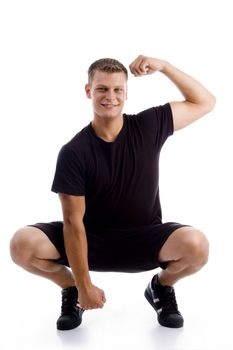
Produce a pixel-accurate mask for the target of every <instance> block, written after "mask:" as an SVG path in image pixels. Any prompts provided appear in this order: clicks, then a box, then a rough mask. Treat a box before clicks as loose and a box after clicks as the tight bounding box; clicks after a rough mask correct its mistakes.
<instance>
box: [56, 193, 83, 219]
mask: <svg viewBox="0 0 233 350" xmlns="http://www.w3.org/2000/svg"><path fill="white" fill-rule="evenodd" d="M59 198H60V201H61V205H62V211H63V219H64V223H65V222H70V223H72V222H75V221H76V220H83V217H84V214H85V210H86V205H85V196H72V195H68V194H64V193H59Z"/></svg>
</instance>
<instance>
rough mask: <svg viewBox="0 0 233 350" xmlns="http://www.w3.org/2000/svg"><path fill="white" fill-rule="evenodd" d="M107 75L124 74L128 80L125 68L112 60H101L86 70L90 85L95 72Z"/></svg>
mask: <svg viewBox="0 0 233 350" xmlns="http://www.w3.org/2000/svg"><path fill="white" fill-rule="evenodd" d="M97 70H98V71H100V72H107V73H120V72H123V73H125V76H126V79H128V71H127V69H126V68H125V66H124V65H123V64H122V63H121V62H119V61H117V60H115V59H114V58H101V59H99V60H97V61H95V62H93V63H92V64H91V65H90V67H89V69H88V82H89V83H90V82H91V81H92V79H93V76H94V74H95V72H96V71H97Z"/></svg>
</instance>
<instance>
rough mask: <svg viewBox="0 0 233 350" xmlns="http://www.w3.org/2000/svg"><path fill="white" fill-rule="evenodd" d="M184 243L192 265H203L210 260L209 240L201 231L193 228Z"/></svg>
mask: <svg viewBox="0 0 233 350" xmlns="http://www.w3.org/2000/svg"><path fill="white" fill-rule="evenodd" d="M183 244H184V247H185V252H186V253H185V255H186V259H187V260H188V262H189V264H190V265H193V266H196V267H202V266H204V265H205V264H206V263H207V262H208V257H209V242H208V240H207V238H206V236H205V235H204V234H203V233H202V232H201V231H199V230H195V229H193V231H192V232H190V234H189V235H186V237H185V238H184V242H183Z"/></svg>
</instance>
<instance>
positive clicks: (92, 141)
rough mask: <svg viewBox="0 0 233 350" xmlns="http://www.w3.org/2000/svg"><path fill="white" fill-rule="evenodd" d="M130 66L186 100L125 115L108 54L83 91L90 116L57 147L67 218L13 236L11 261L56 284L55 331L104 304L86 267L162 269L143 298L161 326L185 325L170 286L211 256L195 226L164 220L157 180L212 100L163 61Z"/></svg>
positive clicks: (117, 73) (123, 88)
mask: <svg viewBox="0 0 233 350" xmlns="http://www.w3.org/2000/svg"><path fill="white" fill-rule="evenodd" d="M129 69H130V72H131V73H132V74H133V75H134V76H135V77H140V76H144V75H148V74H153V73H155V72H159V73H160V74H161V73H162V74H164V75H165V76H166V77H167V78H168V79H170V81H171V82H172V83H173V84H175V85H176V87H177V88H178V89H179V90H180V92H181V93H182V95H183V98H184V99H183V100H182V101H173V102H168V103H166V104H164V105H159V106H156V107H151V108H148V109H146V110H144V111H141V112H140V113H138V114H126V113H123V112H122V111H123V107H124V103H125V101H126V99H127V79H128V71H127V69H126V68H125V66H124V65H123V64H122V63H120V62H119V61H117V60H115V59H109V58H104V59H98V60H97V61H95V62H94V63H93V64H91V66H90V67H89V70H88V82H87V84H86V86H85V91H86V95H87V97H88V98H89V99H91V101H92V106H93V119H92V121H91V122H90V123H89V124H88V125H87V126H86V127H84V128H83V129H82V130H80V131H79V132H78V133H77V134H76V135H75V136H74V137H73V138H72V139H71V140H69V141H68V142H67V143H66V144H65V145H64V146H63V147H62V148H61V150H60V152H59V155H58V159H57V165H56V170H55V175H54V180H53V183H52V191H53V192H56V193H58V195H59V198H60V201H61V206H62V211H63V221H54V222H50V223H37V224H31V225H28V226H26V227H24V228H21V229H19V230H18V231H17V232H16V233H15V234H14V236H13V237H12V239H11V244H10V250H11V256H12V259H13V261H14V262H15V263H16V264H18V265H19V266H21V267H22V268H24V269H25V270H27V271H29V272H31V273H33V274H35V275H38V276H42V277H46V278H48V279H49V280H51V281H52V282H54V283H56V284H57V285H58V286H60V287H61V289H62V291H61V292H62V306H61V314H60V316H59V318H58V320H57V328H58V329H60V330H68V329H72V328H75V327H77V326H79V325H80V324H81V322H82V316H83V313H84V311H85V310H92V309H97V308H102V307H103V306H104V304H105V302H106V297H105V293H104V291H103V290H102V289H100V288H98V287H97V286H95V285H94V284H93V283H92V280H91V276H90V273H89V271H102V272H104V271H116V272H129V273H130V272H142V271H148V270H154V269H156V268H158V267H160V268H161V270H160V272H159V273H157V274H155V275H154V276H153V277H152V279H151V281H150V282H149V284H148V286H147V287H146V289H145V297H146V299H147V301H148V302H149V303H150V304H151V306H152V307H153V308H154V310H155V311H156V312H157V318H158V322H159V324H161V325H162V326H165V327H172V328H178V327H182V326H183V323H184V320H183V317H182V314H181V313H180V311H179V309H178V305H177V302H176V297H175V290H174V284H175V283H176V282H177V281H179V280H180V279H182V278H184V277H186V276H189V275H191V274H193V273H195V272H197V271H199V270H200V269H201V268H202V267H203V265H205V264H206V262H207V259H208V240H207V238H206V237H205V235H204V234H203V233H202V232H201V231H200V230H199V229H197V228H194V227H192V226H189V225H186V224H185V225H184V224H180V223H177V222H163V221H162V213H161V206H160V200H159V183H158V176H159V155H160V151H161V148H162V146H163V144H164V143H165V141H166V140H167V138H168V137H169V136H171V135H172V134H173V133H174V131H177V130H180V129H183V128H185V127H186V126H188V125H189V124H191V123H193V122H195V121H196V120H198V119H199V118H201V117H203V116H204V115H206V114H207V113H209V112H210V111H212V109H213V108H214V105H215V97H214V96H213V95H212V94H211V93H210V92H209V91H208V90H207V89H206V88H205V87H204V86H203V85H202V84H201V83H199V82H198V81H197V80H195V79H194V78H192V77H191V76H189V75H187V74H186V73H184V72H182V71H181V70H179V69H177V68H176V67H174V66H173V65H172V64H170V63H169V62H167V61H165V60H161V59H157V58H153V57H147V56H139V57H137V58H136V59H135V60H134V61H133V62H132V63H131V64H130V66H129ZM151 79H152V78H151ZM142 98H143V96H142Z"/></svg>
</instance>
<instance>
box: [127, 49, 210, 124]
mask: <svg viewBox="0 0 233 350" xmlns="http://www.w3.org/2000/svg"><path fill="white" fill-rule="evenodd" d="M129 67H130V70H131V72H132V74H134V75H135V76H142V75H146V74H152V73H154V72H156V71H160V72H161V73H163V74H165V75H166V76H167V77H168V78H169V79H170V80H171V81H172V82H173V83H174V84H175V85H176V86H177V88H178V89H179V90H180V92H181V93H182V95H183V96H184V98H185V100H184V101H180V102H178V101H176V102H171V103H170V105H171V109H172V114H173V121H174V130H179V129H182V128H184V127H186V126H188V125H189V124H191V123H193V122H194V121H196V120H197V119H199V118H201V117H202V116H204V115H205V114H207V113H209V112H210V111H211V110H212V109H213V108H214V106H215V97H214V96H213V95H212V94H211V93H210V92H209V91H208V90H207V89H206V88H205V87H204V86H203V85H202V84H201V83H199V82H198V81H197V80H196V79H194V78H192V77H191V76H189V75H188V74H186V73H184V72H182V71H181V70H179V69H178V68H176V67H174V66H172V65H171V64H170V63H169V62H167V61H164V60H160V59H157V58H153V57H147V56H138V57H137V58H136V60H134V61H133V62H132V63H131V65H130V66H129Z"/></svg>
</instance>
